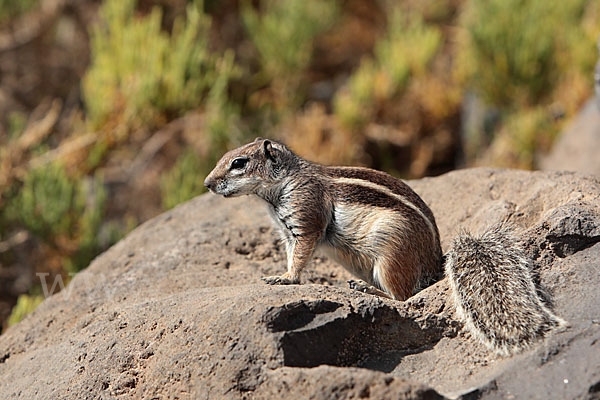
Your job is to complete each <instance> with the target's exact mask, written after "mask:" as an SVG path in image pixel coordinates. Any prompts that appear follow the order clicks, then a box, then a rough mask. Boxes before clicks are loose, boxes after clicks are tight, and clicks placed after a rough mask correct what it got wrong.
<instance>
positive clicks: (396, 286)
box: [206, 139, 442, 300]
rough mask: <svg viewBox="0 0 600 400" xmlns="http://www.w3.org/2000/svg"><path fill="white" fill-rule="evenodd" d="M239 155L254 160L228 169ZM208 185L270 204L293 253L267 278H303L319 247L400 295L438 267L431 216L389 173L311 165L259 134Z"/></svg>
mask: <svg viewBox="0 0 600 400" xmlns="http://www.w3.org/2000/svg"><path fill="white" fill-rule="evenodd" d="M240 157H244V158H248V159H249V162H248V163H247V165H246V167H245V169H244V170H243V171H242V172H243V173H240V170H231V163H232V160H234V159H236V158H240ZM206 185H207V186H208V187H209V188H210V189H211V190H212V191H213V192H215V193H219V194H223V195H225V196H236V195H241V194H256V195H258V196H259V197H261V198H263V199H264V200H265V201H266V202H267V203H268V204H269V206H270V207H269V211H270V215H271V217H272V219H273V220H274V221H275V224H276V226H277V227H278V229H279V231H280V236H281V238H282V240H283V242H284V243H285V246H286V252H287V256H288V257H287V258H288V271H287V272H286V274H284V275H283V276H282V277H268V278H266V280H267V281H268V282H270V283H296V282H299V280H300V274H301V272H302V269H303V268H304V267H305V266H306V264H307V263H308V262H309V261H310V259H311V258H312V256H313V254H314V252H315V250H317V249H322V250H324V251H325V252H326V253H327V254H328V255H330V256H331V257H332V258H333V259H334V260H336V261H337V262H339V263H340V264H341V265H343V266H344V267H345V268H346V269H347V270H348V271H350V272H351V273H352V274H354V275H355V276H357V277H359V278H361V279H363V280H364V281H366V282H367V283H369V284H371V285H373V286H375V287H377V288H379V289H381V290H382V291H384V292H385V293H387V294H389V295H390V296H391V297H393V298H395V299H398V300H404V299H407V298H408V297H410V296H411V295H412V294H413V292H414V291H415V289H416V288H418V287H420V285H421V283H422V282H424V281H425V280H429V279H430V278H431V277H433V276H437V275H438V274H439V272H440V271H441V257H442V253H441V247H440V240H439V233H438V229H437V226H436V223H435V219H434V217H433V213H432V212H431V210H430V209H429V207H427V205H425V203H424V202H423V200H421V198H420V197H419V196H418V195H417V194H416V193H415V192H414V191H413V190H412V189H410V187H408V186H407V185H406V184H405V183H403V182H402V181H400V180H398V179H396V178H394V177H392V176H390V175H388V174H386V173H383V172H380V171H374V170H371V169H367V168H356V167H326V166H322V165H318V164H314V163H311V162H309V161H306V160H304V159H302V158H300V157H298V156H296V155H295V154H294V153H292V152H291V151H290V150H289V149H288V148H287V147H285V146H284V145H282V144H280V143H276V142H272V141H268V140H262V139H259V140H257V141H255V142H253V143H250V144H248V145H245V146H243V147H241V148H239V149H236V150H233V151H232V152H229V153H227V154H226V155H225V156H223V158H222V159H221V161H219V163H218V164H217V166H216V167H215V169H214V170H213V171H212V172H211V173H210V175H209V176H208V177H207V180H206Z"/></svg>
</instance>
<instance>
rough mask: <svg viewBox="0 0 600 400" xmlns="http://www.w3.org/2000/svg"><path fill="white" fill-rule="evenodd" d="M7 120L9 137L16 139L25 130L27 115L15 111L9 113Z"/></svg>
mask: <svg viewBox="0 0 600 400" xmlns="http://www.w3.org/2000/svg"><path fill="white" fill-rule="evenodd" d="M7 122H8V137H9V139H11V140H14V139H16V138H17V137H19V135H20V134H21V133H23V131H24V130H25V125H26V124H27V116H26V115H25V114H24V113H21V112H18V111H13V112H11V113H9V114H8V118H7Z"/></svg>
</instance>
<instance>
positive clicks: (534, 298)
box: [445, 224, 567, 355]
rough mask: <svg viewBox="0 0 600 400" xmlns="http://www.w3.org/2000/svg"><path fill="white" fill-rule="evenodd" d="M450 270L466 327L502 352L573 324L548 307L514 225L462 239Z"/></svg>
mask: <svg viewBox="0 0 600 400" xmlns="http://www.w3.org/2000/svg"><path fill="white" fill-rule="evenodd" d="M445 271H446V275H447V276H448V280H449V284H450V288H451V291H452V297H453V300H454V303H455V305H456V308H457V311H458V314H459V315H460V316H461V317H462V319H463V320H464V322H465V326H466V327H467V329H468V330H469V331H470V332H471V333H472V334H473V336H475V337H477V338H479V339H480V340H481V341H482V342H483V343H484V344H486V345H487V346H488V347H489V348H491V349H492V350H494V351H495V352H496V353H498V354H501V355H511V354H515V353H518V352H519V351H521V350H523V349H526V348H528V347H529V346H531V345H532V344H533V343H534V342H535V341H536V340H538V339H541V338H543V337H544V336H547V335H548V334H550V333H551V332H553V331H555V330H558V329H560V328H563V327H565V326H566V325H567V323H566V322H565V321H563V320H562V319H561V318H559V317H557V316H556V315H554V314H553V313H552V312H551V311H550V310H549V309H548V307H546V305H544V303H543V301H542V299H541V298H540V296H539V294H538V291H537V289H536V286H535V283H534V280H533V276H532V268H531V260H529V259H528V257H527V256H526V254H525V250H524V249H523V247H522V245H521V241H520V240H519V239H518V237H517V236H516V235H515V234H514V228H512V227H511V226H509V225H506V224H501V225H496V226H493V227H492V228H490V229H488V230H487V231H486V232H485V233H484V234H483V235H481V236H479V237H475V236H472V235H470V234H468V233H465V234H463V235H461V236H459V237H458V238H456V239H455V240H454V242H453V244H452V246H451V248H450V251H449V252H448V254H447V256H446V263H445Z"/></svg>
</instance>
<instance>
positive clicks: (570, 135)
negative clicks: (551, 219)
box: [540, 64, 600, 176]
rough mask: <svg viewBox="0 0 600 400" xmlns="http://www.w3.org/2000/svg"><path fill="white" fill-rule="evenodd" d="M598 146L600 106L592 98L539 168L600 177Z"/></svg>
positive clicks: (599, 146)
mask: <svg viewBox="0 0 600 400" xmlns="http://www.w3.org/2000/svg"><path fill="white" fill-rule="evenodd" d="M599 66H600V64H599ZM599 76H600V75H599ZM598 149H600V107H599V104H598V103H597V102H595V101H594V100H593V99H591V100H589V101H588V102H587V104H586V105H585V107H584V108H583V110H582V111H581V112H580V113H579V114H578V115H577V116H576V117H575V118H574V119H573V121H572V122H571V123H570V124H569V125H568V126H567V127H566V129H565V130H564V131H563V132H562V133H561V134H560V136H559V137H558V139H557V141H556V143H555V144H554V146H553V147H552V151H550V153H549V154H548V155H547V156H546V157H543V158H542V159H541V162H540V169H542V170H547V171H558V170H565V171H575V172H581V173H584V174H591V175H596V176H600V156H598Z"/></svg>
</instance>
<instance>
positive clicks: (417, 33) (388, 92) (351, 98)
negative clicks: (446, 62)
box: [334, 7, 442, 130]
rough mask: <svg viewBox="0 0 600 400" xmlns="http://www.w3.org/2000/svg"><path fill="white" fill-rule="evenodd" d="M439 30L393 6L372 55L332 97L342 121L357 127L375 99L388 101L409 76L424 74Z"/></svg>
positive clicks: (403, 86) (355, 128)
mask: <svg viewBox="0 0 600 400" xmlns="http://www.w3.org/2000/svg"><path fill="white" fill-rule="evenodd" d="M441 39H442V38H441V34H440V32H439V30H438V29H437V28H435V27H433V26H430V25H427V24H426V23H425V22H424V21H423V19H422V18H421V17H420V16H419V15H416V14H413V13H406V12H404V11H403V10H402V9H401V8H400V7H396V8H395V9H394V10H393V12H392V14H391V17H390V19H389V21H388V26H387V31H386V34H385V35H384V36H383V38H381V39H380V40H378V41H377V43H376V44H375V58H374V59H371V58H366V59H363V60H362V61H361V63H360V66H359V67H358V69H357V70H356V71H355V72H354V74H352V76H351V77H350V78H349V80H348V83H347V85H346V86H345V87H344V88H342V90H340V91H339V92H338V93H336V96H335V98H334V110H335V113H336V115H337V116H338V117H339V118H340V121H341V122H342V124H343V125H344V126H345V127H347V128H349V129H354V130H357V129H360V128H361V127H362V125H363V124H364V123H366V122H367V121H368V120H369V119H370V118H371V117H372V114H373V109H374V107H376V104H377V102H382V101H389V100H391V99H392V98H393V97H395V96H398V95H399V94H400V93H402V91H403V90H404V89H405V87H406V85H407V83H408V80H409V78H410V77H411V76H420V75H423V74H425V73H426V71H427V67H428V65H429V63H430V62H431V60H432V59H433V57H434V56H435V54H436V52H437V50H438V48H439V47H440V45H441V43H442V40H441Z"/></svg>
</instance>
